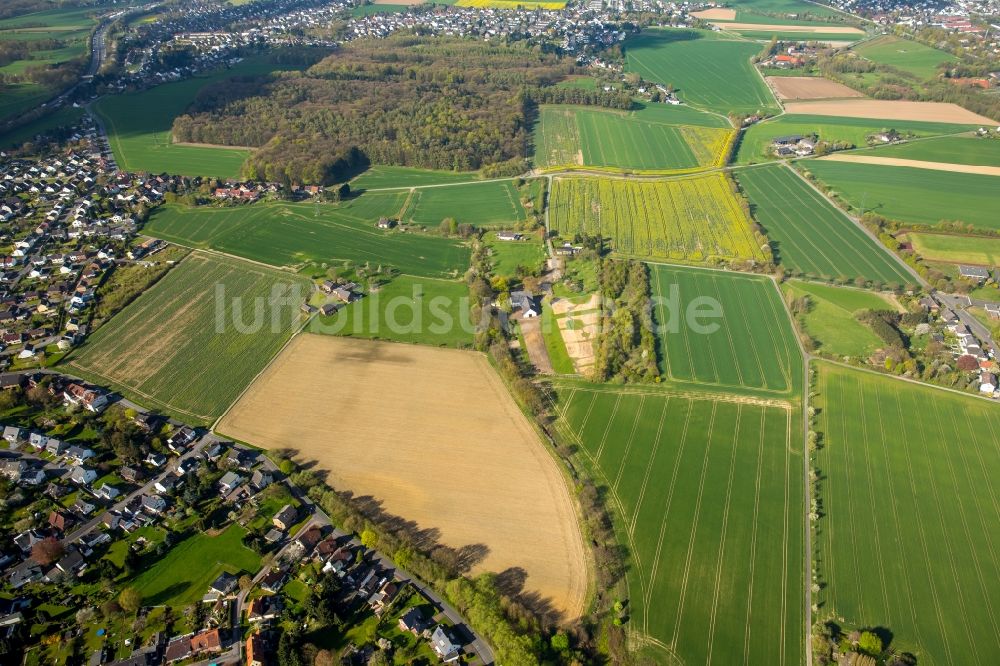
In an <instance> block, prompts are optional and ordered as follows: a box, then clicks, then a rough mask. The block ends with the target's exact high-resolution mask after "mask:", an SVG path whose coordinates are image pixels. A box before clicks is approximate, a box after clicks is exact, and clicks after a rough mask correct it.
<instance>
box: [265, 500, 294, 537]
mask: <svg viewBox="0 0 1000 666" xmlns="http://www.w3.org/2000/svg"><path fill="white" fill-rule="evenodd" d="M298 517H299V512H298V511H296V510H295V507H294V506H292V505H291V504H286V505H285V506H283V507H281V509H280V510H279V511H278V513H276V514H274V518H273V519H271V522H272V523H274V526H275V527H277V528H278V529H279V530H285V531H287V530H288V528H290V527H291V526H292V525H294V524H295V521H296V519H297V518H298Z"/></svg>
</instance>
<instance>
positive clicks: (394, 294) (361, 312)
mask: <svg viewBox="0 0 1000 666" xmlns="http://www.w3.org/2000/svg"><path fill="white" fill-rule="evenodd" d="M309 332H311V333H323V334H327V335H345V336H350V337H357V338H371V339H374V340H392V341H395V342H412V343H418V344H425V345H435V346H442V347H471V346H472V342H473V333H474V330H473V326H472V323H471V318H470V314H469V288H468V287H467V286H466V285H465V283H463V282H452V281H446V280H434V279H430V278H417V277H411V276H408V275H403V276H400V277H397V278H395V279H394V280H392V282H390V283H389V284H387V285H383V286H382V287H381V288H380V289H379V291H378V292H376V293H374V294H371V295H369V296H366V297H365V298H362V299H361V300H359V301H355V302H354V303H351V304H350V305H348V306H346V307H344V308H343V309H342V310H340V311H339V312H337V313H336V314H334V315H331V316H329V317H324V316H318V317H316V318H315V319H314V320H313V321H312V322H310V324H309Z"/></svg>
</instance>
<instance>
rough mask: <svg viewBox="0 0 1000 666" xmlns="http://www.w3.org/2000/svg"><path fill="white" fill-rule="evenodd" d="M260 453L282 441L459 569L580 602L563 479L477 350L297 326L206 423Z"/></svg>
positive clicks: (576, 551)
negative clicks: (479, 549)
mask: <svg viewBox="0 0 1000 666" xmlns="http://www.w3.org/2000/svg"><path fill="white" fill-rule="evenodd" d="M218 430H219V431H220V432H221V433H224V434H225V435H227V436H229V437H234V438H236V439H240V440H243V441H246V442H249V443H251V444H254V445H257V446H261V447H265V448H284V447H289V448H295V449H297V450H298V451H299V455H298V459H299V460H302V461H311V460H315V461H316V462H317V463H318V464H319V466H320V467H322V468H323V469H325V470H327V471H328V472H329V479H330V481H331V483H332V485H333V486H334V487H336V488H338V489H342V490H349V491H351V492H353V493H355V494H357V495H370V496H373V497H375V498H377V499H379V500H381V502H382V506H383V507H384V509H385V510H386V511H388V512H390V513H392V514H395V515H399V516H402V517H403V518H405V519H407V520H412V521H414V522H416V523H417V524H418V526H419V527H420V528H421V529H428V528H436V529H437V530H439V531H440V539H439V540H440V542H441V543H444V544H447V545H449V546H452V547H455V548H461V547H463V546H469V545H477V544H483V545H485V546H486V547H488V549H489V551H488V553H487V555H486V556H485V558H484V559H482V560H481V561H480V562H479V563H478V564H476V565H475V567H474V569H473V572H474V573H475V572H480V571H494V572H501V571H505V570H507V569H509V568H512V567H518V568H521V569H523V570H524V571H525V572H527V580H526V583H525V590H526V591H528V592H537V593H538V594H539V595H541V596H542V597H543V598H546V599H549V600H550V601H551V604H552V606H553V608H554V609H556V610H558V611H560V612H562V614H563V617H564V618H565V619H574V618H576V617H579V616H580V614H581V613H582V611H583V609H584V603H585V598H586V594H587V584H588V578H589V576H588V565H587V558H586V555H585V552H584V547H583V541H582V537H581V534H580V530H579V526H578V523H577V516H576V512H575V509H574V506H573V502H572V499H571V497H570V494H569V490H568V489H567V485H566V482H565V481H564V479H563V476H562V474H561V472H560V470H559V468H558V467H557V464H556V462H555V461H554V460H553V459H552V457H551V456H550V454H549V453H548V452H547V451H546V450H545V449H544V448H543V446H544V445H543V444H542V442H541V441H539V438H538V435H537V434H536V433H535V431H534V430H532V428H531V426H530V425H529V423H528V422H527V420H526V419H525V417H524V416H523V415H522V414H521V412H520V411H519V410H518V408H517V406H516V405H515V404H514V402H513V400H512V399H511V397H510V396H509V395H508V393H507V390H506V388H505V387H504V386H503V384H502V382H501V381H500V379H499V377H498V376H497V375H496V373H495V372H494V371H493V369H492V368H491V367H490V365H489V363H488V362H487V360H486V357H484V356H482V355H480V354H477V353H474V352H467V351H459V350H449V349H441V348H434V347H420V346H416V345H402V344H394V343H385V342H374V341H367V340H352V339H347V338H337V337H333V336H321V335H311V334H301V335H299V336H298V337H297V338H295V339H294V340H293V341H292V342H291V343H290V344H289V345H288V347H286V348H285V350H284V351H283V352H282V353H281V355H280V356H279V357H278V358H277V359H276V360H275V362H274V363H272V364H271V366H270V367H269V368H268V369H267V370H266V371H265V372H264V373H263V374H262V375H261V376H260V378H259V379H258V380H257V381H256V382H255V383H254V384H253V386H251V388H250V390H248V391H247V392H246V394H245V395H244V396H243V397H242V398H241V399H240V400H239V401H238V402H237V403H236V405H234V406H233V408H232V409H231V410H230V411H229V413H227V414H226V415H225V417H224V418H223V419H222V420H221V421H220V423H219V426H218Z"/></svg>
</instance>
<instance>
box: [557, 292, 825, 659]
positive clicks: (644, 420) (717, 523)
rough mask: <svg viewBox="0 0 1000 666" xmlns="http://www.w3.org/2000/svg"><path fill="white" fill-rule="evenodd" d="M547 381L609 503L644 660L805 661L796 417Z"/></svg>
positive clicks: (773, 407)
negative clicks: (624, 554) (624, 557)
mask: <svg viewBox="0 0 1000 666" xmlns="http://www.w3.org/2000/svg"><path fill="white" fill-rule="evenodd" d="M779 307H780V305H779ZM554 384H555V387H556V394H557V400H558V413H559V415H560V418H559V420H558V421H557V422H556V427H557V428H558V429H559V431H560V432H562V433H563V436H564V438H565V439H567V440H568V441H570V442H572V443H574V444H576V445H578V446H579V448H580V450H581V453H582V455H583V456H584V457H585V460H586V462H587V463H588V466H589V467H590V468H591V472H592V473H593V474H594V475H595V476H596V478H597V480H598V483H599V485H600V486H601V487H602V488H604V489H605V492H606V494H607V498H608V500H609V502H608V504H609V505H610V506H611V507H613V511H614V513H615V518H616V519H615V521H614V523H615V528H616V532H617V534H618V536H619V539H620V541H621V542H622V543H623V544H624V545H625V546H626V551H627V553H628V557H629V561H628V564H627V567H626V569H625V570H626V574H625V576H626V580H627V583H628V592H629V593H628V605H627V607H626V608H627V611H626V612H627V614H628V625H627V626H628V630H629V634H630V639H635V642H636V644H637V645H640V646H643V652H642V656H643V657H646V658H648V663H662V664H708V663H714V664H787V665H788V666H791V665H792V664H801V663H803V660H804V658H805V657H804V654H803V648H804V641H805V636H804V634H805V628H804V619H803V611H804V609H803V594H804V588H803V586H804V584H805V572H804V571H803V569H804V566H803V560H804V552H803V548H804V546H803V536H804V535H803V532H804V523H803V516H802V502H803V499H802V493H803V488H802V485H803V478H802V477H803V475H802V436H801V412H800V411H799V410H798V409H797V408H795V407H793V406H792V405H787V404H781V403H775V404H765V403H762V402H759V401H755V400H751V399H746V398H740V399H730V398H729V397H721V396H720V397H719V398H718V399H715V398H713V397H712V396H709V395H705V394H700V393H698V392H695V391H690V392H685V393H674V392H671V391H670V390H664V389H663V388H662V387H654V386H641V387H639V386H635V387H612V386H607V385H592V384H585V383H583V382H578V381H571V380H564V379H556V380H554Z"/></svg>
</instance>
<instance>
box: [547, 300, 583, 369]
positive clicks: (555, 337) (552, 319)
mask: <svg viewBox="0 0 1000 666" xmlns="http://www.w3.org/2000/svg"><path fill="white" fill-rule="evenodd" d="M541 329H542V342H544V343H545V352H546V354H547V355H548V357H549V362H550V363H551V364H552V369H553V370H554V371H555V372H556V373H558V374H560V375H572V374H575V373H576V368H575V367H574V366H573V359H572V358H570V356H569V351H568V350H567V349H566V341H565V340H563V336H562V331H561V330H560V329H559V323H558V322H557V321H556V315H555V313H554V312H552V308H551V307H550V304H549V303H548V302H546V303H545V306H544V307H543V308H542V321H541Z"/></svg>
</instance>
